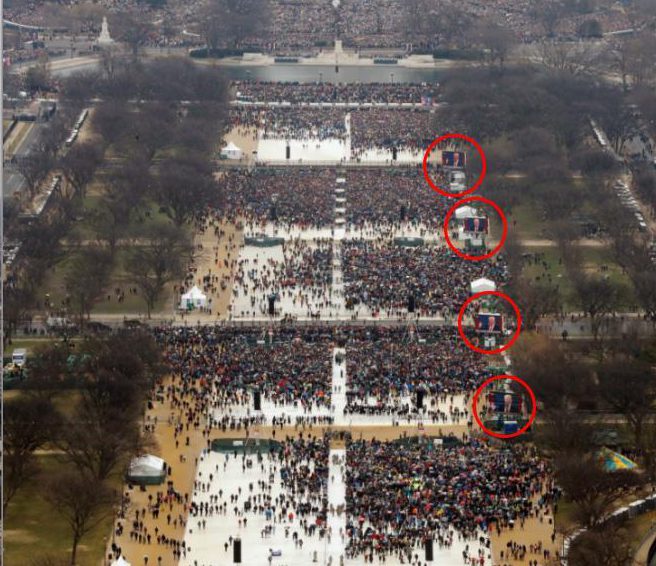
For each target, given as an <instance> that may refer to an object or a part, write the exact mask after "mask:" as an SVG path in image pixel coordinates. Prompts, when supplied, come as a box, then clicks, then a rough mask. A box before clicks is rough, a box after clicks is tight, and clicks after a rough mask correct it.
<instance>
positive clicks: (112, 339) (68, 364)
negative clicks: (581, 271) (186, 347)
mask: <svg viewBox="0 0 656 566" xmlns="http://www.w3.org/2000/svg"><path fill="white" fill-rule="evenodd" d="M162 368H163V366H162V364H161V360H160V352H159V349H158V347H157V345H156V343H155V341H154V339H153V338H152V336H150V335H149V334H147V333H142V332H129V333H122V334H116V335H112V336H109V337H107V338H102V339H99V338H93V339H87V340H85V341H84V342H82V343H79V344H78V345H77V347H76V348H75V350H74V353H73V354H72V352H71V350H70V348H69V345H68V344H66V343H59V344H54V345H50V346H48V347H45V348H44V349H42V350H40V351H38V352H36V353H35V355H34V356H33V359H32V360H31V362H30V379H29V388H28V389H26V390H24V391H22V393H21V395H20V396H19V397H17V398H15V399H12V400H9V401H6V402H5V404H4V420H3V434H4V439H3V440H4V442H3V449H4V478H3V479H4V483H3V486H4V489H3V509H4V511H5V512H6V511H7V508H8V506H10V504H11V502H12V500H13V498H14V497H15V495H16V494H17V493H18V492H19V490H20V489H21V488H22V487H23V486H24V485H25V484H26V482H28V481H30V480H33V479H34V478H35V477H36V476H37V475H38V474H39V473H40V468H39V457H37V456H36V455H35V452H36V450H38V449H42V448H50V449H53V450H54V452H55V454H56V455H55V456H54V457H55V458H56V459H57V460H58V461H59V464H60V465H59V466H58V468H59V471H58V472H57V473H56V475H54V476H53V477H49V478H47V481H45V482H44V483H43V489H42V496H43V497H45V498H46V499H47V500H48V501H49V502H51V503H52V505H53V508H54V509H55V511H56V512H57V513H59V514H61V515H62V518H63V519H64V520H65V521H66V523H67V524H68V525H69V527H70V531H71V537H72V538H71V545H72V550H71V562H70V563H71V564H75V563H76V555H77V549H78V546H79V543H80V541H81V540H82V538H83V537H84V535H85V534H87V533H88V532H89V531H90V530H92V529H93V528H94V527H95V526H96V525H97V524H98V523H99V522H100V521H102V520H103V519H105V518H106V517H107V516H109V515H111V514H112V513H113V512H114V511H115V506H116V505H117V504H118V501H119V498H120V493H117V491H116V490H115V489H113V488H112V487H111V486H110V483H109V481H108V480H109V479H110V477H111V476H112V475H113V474H115V473H121V474H122V473H123V472H124V471H125V470H126V466H127V463H128V462H129V460H130V458H131V457H132V456H134V455H136V454H138V453H140V452H142V451H144V450H146V449H148V448H152V446H153V441H152V439H151V438H150V437H148V436H144V435H143V434H142V431H141V427H140V417H141V416H142V414H143V407H144V403H145V401H146V399H147V397H148V395H149V392H150V391H151V390H152V387H153V384H154V383H155V382H156V380H157V379H159V377H160V376H161V375H162ZM71 385H75V386H76V387H79V389H78V391H79V394H80V396H79V400H78V401H77V402H76V403H75V405H74V406H73V407H72V408H69V409H67V410H66V412H65V413H64V412H62V411H60V410H59V409H58V408H57V406H56V401H57V399H58V398H59V397H60V396H61V395H62V393H63V392H64V391H65V389H66V388H67V387H70V386H71Z"/></svg>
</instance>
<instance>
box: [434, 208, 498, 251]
mask: <svg viewBox="0 0 656 566" xmlns="http://www.w3.org/2000/svg"><path fill="white" fill-rule="evenodd" d="M472 201H476V202H483V203H485V204H489V205H490V206H491V207H492V208H493V209H494V210H496V211H497V214H498V215H499V217H500V218H501V223H502V224H503V230H502V233H501V239H500V240H499V243H498V244H497V245H496V247H495V248H494V249H493V250H492V251H490V252H488V253H486V254H485V255H469V254H466V253H463V252H461V251H460V250H459V249H458V248H456V247H455V246H454V245H453V243H452V242H451V238H449V222H450V221H451V217H452V216H453V214H454V213H455V211H456V210H458V208H460V207H461V206H462V205H463V204H465V203H468V202H472ZM443 228H444V237H445V238H446V243H447V245H448V246H449V248H451V251H453V252H454V253H455V254H456V255H458V256H460V257H461V258H463V259H466V260H467V261H482V260H484V259H489V258H491V257H492V256H494V255H496V254H498V253H499V252H500V251H501V248H503V245H504V244H505V243H506V238H507V237H508V219H507V218H506V215H505V214H504V213H503V210H501V207H500V206H499V205H498V204H497V203H495V202H492V201H491V200H490V199H486V198H484V197H481V196H473V197H467V198H464V199H462V200H459V201H458V202H456V203H455V204H454V205H453V206H452V207H451V208H450V209H449V211H448V212H447V213H446V217H445V218H444V226H443Z"/></svg>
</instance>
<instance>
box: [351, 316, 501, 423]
mask: <svg viewBox="0 0 656 566" xmlns="http://www.w3.org/2000/svg"><path fill="white" fill-rule="evenodd" d="M406 334H407V331H406V330H405V329H373V330H372V332H371V335H370V336H366V337H364V336H361V337H354V339H353V340H351V341H349V342H348V344H347V348H346V363H347V372H346V375H347V391H346V399H347V410H348V411H349V412H357V413H362V412H364V413H371V412H385V413H388V414H390V413H391V414H397V415H399V414H401V415H403V414H408V413H409V412H410V411H412V410H414V408H415V396H414V394H415V392H416V391H417V390H423V391H424V392H425V393H426V395H427V396H428V399H427V400H428V402H429V407H428V410H427V412H428V414H429V415H435V417H436V419H435V420H438V421H439V420H445V419H443V418H440V417H443V416H447V415H439V414H437V413H436V410H437V409H436V408H437V407H438V401H439V402H440V404H441V405H442V406H445V405H448V404H449V403H450V405H451V406H452V410H450V411H449V413H451V414H450V415H448V416H450V417H452V419H451V420H454V419H453V417H454V416H458V417H465V415H464V413H463V414H460V413H461V412H462V411H460V409H458V408H457V407H456V406H455V404H454V398H453V396H454V395H458V394H463V393H464V394H466V395H468V394H470V393H471V392H472V391H474V390H475V389H476V387H478V385H479V384H480V382H481V381H482V379H483V378H484V377H486V376H487V373H488V372H487V371H486V360H484V356H481V355H479V354H477V353H475V352H473V351H472V350H470V349H468V348H466V347H465V346H464V345H463V343H462V339H461V338H460V336H459V335H458V332H457V331H456V329H454V328H453V327H438V328H431V329H423V330H422V333H421V337H422V338H423V339H424V340H425V342H421V343H420V342H418V341H409V340H407V336H406ZM449 398H450V400H449ZM458 420H459V419H458Z"/></svg>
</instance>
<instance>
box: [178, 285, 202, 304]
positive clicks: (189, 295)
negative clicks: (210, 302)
mask: <svg viewBox="0 0 656 566" xmlns="http://www.w3.org/2000/svg"><path fill="white" fill-rule="evenodd" d="M206 305H207V295H205V293H203V292H202V291H201V290H200V289H199V288H198V287H196V285H194V286H193V287H192V288H191V289H189V291H187V292H186V293H184V294H183V295H182V297H180V308H181V309H189V308H198V307H204V306H206Z"/></svg>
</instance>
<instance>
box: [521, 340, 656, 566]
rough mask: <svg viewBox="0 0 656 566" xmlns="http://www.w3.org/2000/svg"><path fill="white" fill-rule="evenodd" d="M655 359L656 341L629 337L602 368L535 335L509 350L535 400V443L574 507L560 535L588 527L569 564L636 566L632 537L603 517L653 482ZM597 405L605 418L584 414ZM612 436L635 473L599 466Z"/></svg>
mask: <svg viewBox="0 0 656 566" xmlns="http://www.w3.org/2000/svg"><path fill="white" fill-rule="evenodd" d="M655 353H656V344H655V343H653V342H651V343H646V344H645V343H642V344H641V343H640V342H639V341H638V340H636V339H635V337H627V338H626V339H624V340H618V341H617V342H615V343H614V344H613V348H612V352H611V353H610V355H609V356H608V357H607V358H606V359H604V360H603V361H601V362H599V361H595V360H594V359H591V358H589V357H587V356H584V355H582V351H581V349H580V347H579V346H574V345H572V344H571V343H557V342H554V341H552V340H549V339H548V338H546V337H543V336H536V335H533V336H530V337H525V338H524V340H523V341H522V342H521V343H520V345H519V347H518V348H516V349H515V350H514V351H513V364H514V369H515V371H517V372H518V373H519V375H522V377H523V378H524V379H525V380H526V381H527V383H528V384H529V385H530V386H531V388H532V389H533V390H534V392H535V394H536V396H537V397H538V399H540V424H539V425H537V426H536V427H535V429H534V432H535V435H534V439H535V442H536V444H537V445H538V447H539V448H540V450H541V451H542V452H543V453H544V455H545V456H546V457H548V458H549V459H550V460H551V461H552V462H553V469H554V473H555V477H556V481H557V483H558V485H559V486H560V488H561V489H562V490H563V495H564V498H565V499H566V501H567V502H569V503H570V504H571V513H570V514H569V519H570V521H573V524H574V526H573V527H571V530H570V531H568V532H566V533H565V534H571V533H572V532H574V531H575V530H576V529H577V528H578V527H585V528H586V529H587V532H586V533H585V534H584V535H581V536H579V537H577V539H576V541H575V544H573V545H572V547H571V548H570V552H569V556H568V560H569V562H570V563H571V564H573V565H575V566H579V565H591V564H607V565H609V566H610V565H611V564H613V565H629V564H632V563H633V550H632V544H631V539H630V533H629V532H628V531H627V530H626V529H623V528H622V526H621V525H618V524H617V523H612V524H609V523H608V522H607V519H608V516H609V514H610V513H611V512H612V511H613V509H614V508H615V507H617V505H618V503H619V502H620V500H626V499H627V498H628V499H630V498H635V497H636V495H637V494H638V493H639V491H640V490H641V489H642V488H643V487H645V486H647V485H648V484H649V483H651V482H653V481H654V480H655V479H656V422H655V421H654V420H653V407H654V402H656V374H655V373H654V369H653V363H654V354H655ZM594 406H596V407H597V408H599V409H604V410H605V412H603V413H602V414H598V413H589V412H585V411H583V409H589V408H591V407H594ZM610 414H612V415H614V416H613V417H612V418H611V417H610V416H609V415H610ZM618 417H619V422H618ZM613 430H615V431H617V430H619V431H620V433H621V434H620V436H619V437H618V438H620V442H621V445H622V452H623V453H625V454H627V455H628V456H629V457H632V458H634V459H635V460H637V461H638V463H639V464H640V470H639V471H631V470H618V471H612V472H611V471H608V470H606V469H605V468H604V467H603V464H602V462H601V460H600V458H599V449H600V448H601V447H602V446H603V445H606V444H608V443H613V442H614V440H613V436H612V431H613ZM624 431H626V432H624ZM622 436H624V440H621V438H622ZM615 442H617V440H615ZM611 445H612V444H611Z"/></svg>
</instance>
